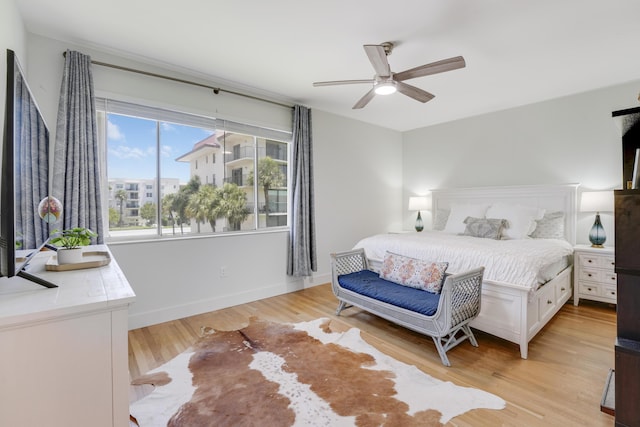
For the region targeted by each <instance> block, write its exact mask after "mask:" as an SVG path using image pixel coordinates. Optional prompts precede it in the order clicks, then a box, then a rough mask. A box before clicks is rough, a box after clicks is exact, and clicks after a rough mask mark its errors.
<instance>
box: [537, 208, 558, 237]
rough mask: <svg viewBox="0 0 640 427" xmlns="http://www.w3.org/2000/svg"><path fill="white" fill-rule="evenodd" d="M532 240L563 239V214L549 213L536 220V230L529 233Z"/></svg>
mask: <svg viewBox="0 0 640 427" xmlns="http://www.w3.org/2000/svg"><path fill="white" fill-rule="evenodd" d="M531 237H533V238H534V239H564V238H565V237H564V212H562V211H557V212H549V213H546V214H545V215H544V216H543V217H542V219H539V220H536V228H535V230H533V233H531Z"/></svg>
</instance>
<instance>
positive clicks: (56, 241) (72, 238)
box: [49, 227, 97, 264]
mask: <svg viewBox="0 0 640 427" xmlns="http://www.w3.org/2000/svg"><path fill="white" fill-rule="evenodd" d="M52 234H53V235H54V236H55V237H52V238H51V239H50V240H49V242H50V243H51V244H53V245H56V246H59V247H60V249H58V251H57V257H58V264H75V263H79V262H82V246H87V245H88V244H90V243H91V239H92V238H93V237H96V236H97V234H96V233H94V232H93V231H91V230H89V229H88V228H84V227H75V228H69V229H67V230H62V231H60V230H53V232H52Z"/></svg>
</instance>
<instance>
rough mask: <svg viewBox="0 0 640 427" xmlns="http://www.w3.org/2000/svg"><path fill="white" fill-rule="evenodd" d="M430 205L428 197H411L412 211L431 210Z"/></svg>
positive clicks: (410, 206) (410, 205) (410, 208)
mask: <svg viewBox="0 0 640 427" xmlns="http://www.w3.org/2000/svg"><path fill="white" fill-rule="evenodd" d="M430 208H431V206H429V204H428V202H427V198H426V197H420V196H417V197H409V210H410V211H425V210H429V209H430Z"/></svg>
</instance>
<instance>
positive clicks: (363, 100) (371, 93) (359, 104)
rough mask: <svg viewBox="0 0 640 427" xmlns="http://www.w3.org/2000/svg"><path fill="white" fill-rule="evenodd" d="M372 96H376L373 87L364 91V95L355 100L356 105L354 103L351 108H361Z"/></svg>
mask: <svg viewBox="0 0 640 427" xmlns="http://www.w3.org/2000/svg"><path fill="white" fill-rule="evenodd" d="M374 96H376V91H375V90H374V89H371V90H370V91H369V92H367V93H365V95H364V96H363V97H362V98H360V100H359V101H358V102H356V105H354V106H353V107H352V109H353V110H357V109H360V108H363V107H364V106H365V105H367V104H368V103H369V101H371V100H372V99H373V97H374Z"/></svg>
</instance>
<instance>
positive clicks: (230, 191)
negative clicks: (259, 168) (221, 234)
mask: <svg viewBox="0 0 640 427" xmlns="http://www.w3.org/2000/svg"><path fill="white" fill-rule="evenodd" d="M218 191H219V192H220V203H219V205H218V206H217V207H216V208H215V209H214V215H215V216H216V217H217V218H221V217H222V218H226V219H227V222H228V223H229V228H230V229H231V230H240V224H242V222H243V221H244V220H245V219H247V217H248V216H249V210H248V209H247V196H246V194H245V192H244V191H243V190H242V189H241V188H239V187H238V186H237V185H235V184H231V183H229V182H226V183H225V184H224V186H223V187H222V188H221V189H218Z"/></svg>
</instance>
